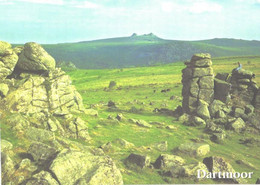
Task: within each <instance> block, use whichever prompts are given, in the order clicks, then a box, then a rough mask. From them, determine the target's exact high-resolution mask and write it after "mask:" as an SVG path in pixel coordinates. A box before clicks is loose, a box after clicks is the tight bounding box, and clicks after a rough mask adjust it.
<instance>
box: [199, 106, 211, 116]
mask: <svg viewBox="0 0 260 185" xmlns="http://www.w3.org/2000/svg"><path fill="white" fill-rule="evenodd" d="M197 115H198V116H199V117H201V118H203V119H210V113H209V109H208V106H207V105H205V104H201V105H199V106H198V108H197Z"/></svg>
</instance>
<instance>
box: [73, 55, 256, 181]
mask: <svg viewBox="0 0 260 185" xmlns="http://www.w3.org/2000/svg"><path fill="white" fill-rule="evenodd" d="M238 61H239V62H240V63H242V64H243V68H244V69H247V70H250V71H253V72H254V73H255V74H256V81H257V83H258V86H259V85H260V78H259V76H260V71H259V68H260V57H257V56H250V57H249V56H248V57H226V58H215V59H213V68H214V72H215V73H218V72H231V71H232V69H233V68H235V67H237V62H238ZM184 67H185V66H184V64H183V63H182V62H177V63H171V64H166V65H158V66H153V67H137V68H124V69H111V70H110V69H104V70H75V71H71V72H68V74H69V75H70V76H71V78H72V80H73V84H74V85H75V86H76V88H77V90H78V91H79V92H80V94H81V95H82V97H83V100H84V105H85V107H86V108H93V109H96V110H98V112H99V116H98V117H94V116H86V115H85V116H84V115H80V116H81V117H82V118H83V119H84V120H86V121H87V122H88V127H89V133H90V135H91V137H92V141H91V143H90V144H91V145H95V146H97V147H99V146H101V145H103V144H106V143H107V142H113V141H114V140H115V139H119V138H120V139H125V140H127V141H128V142H131V143H133V144H134V145H135V147H133V148H129V149H119V148H117V147H119V146H118V145H116V144H113V147H112V148H111V149H110V151H107V153H108V155H110V156H111V157H112V158H113V160H114V161H115V162H116V163H117V166H118V167H119V168H120V170H121V172H122V175H123V178H124V183H125V184H135V183H138V184H147V183H148V184H149V183H150V184H154V183H158V184H159V183H164V184H165V183H178V184H179V183H194V182H193V181H192V180H190V179H188V178H169V177H165V176H161V175H159V172H160V170H156V169H149V168H145V169H140V168H138V167H135V166H130V167H129V166H128V167H127V166H126V165H125V163H124V160H125V159H126V158H127V156H128V155H129V154H130V153H132V152H135V153H140V154H147V155H149V156H151V160H152V162H154V161H155V159H156V158H157V157H158V156H159V155H160V154H162V153H167V154H177V155H178V153H176V152H173V149H174V148H176V147H178V146H179V145H180V144H181V143H185V142H189V141H203V142H204V143H208V144H209V145H210V147H211V151H210V154H209V155H208V156H210V155H214V156H221V157H224V158H226V159H227V160H228V161H229V162H230V164H231V165H232V166H233V168H234V169H235V170H236V171H239V172H244V171H246V172H251V171H253V172H254V175H253V178H252V179H248V183H252V184H253V183H255V181H256V179H257V178H258V177H259V176H260V170H259V169H260V157H259V152H260V148H259V145H257V144H255V143H253V144H248V145H244V144H242V143H241V142H240V140H241V139H242V140H243V139H245V138H257V139H259V136H256V135H252V134H251V133H250V134H249V133H243V134H236V133H232V135H231V136H230V137H229V138H228V139H226V140H225V142H224V143H223V144H216V143H214V142H212V141H211V140H210V139H209V136H208V135H207V134H205V133H204V132H203V128H200V127H189V126H185V125H182V124H181V123H180V122H179V121H177V118H175V117H172V116H169V115H167V114H161V113H155V112H153V110H154V109H155V108H167V109H170V110H174V109H175V108H176V107H177V106H178V105H181V100H182V97H181V88H182V84H181V70H182V69H183V68H184ZM111 81H114V82H116V86H114V87H113V88H112V89H111V88H110V89H109V88H108V87H109V84H110V82H111ZM165 89H170V90H169V91H166V92H161V90H165ZM172 96H173V98H171V97H172ZM110 100H112V101H113V102H115V104H116V106H117V108H109V107H108V106H107V103H108V102H109V101H110ZM118 113H122V114H123V116H124V117H125V119H123V120H122V121H120V122H117V121H115V120H109V119H107V117H108V116H109V115H111V117H113V118H115V117H116V115H117V114H118ZM131 118H132V119H141V120H145V121H147V122H151V121H154V122H160V123H165V125H168V126H170V125H171V126H174V129H173V130H169V129H166V128H165V127H160V126H158V125H152V128H143V127H139V126H137V125H135V124H133V123H131V122H130V121H129V120H128V119H131ZM161 141H167V142H168V149H167V151H163V152H162V151H159V150H157V149H156V148H155V147H154V144H156V143H158V142H161ZM180 156H182V157H183V158H184V159H185V160H186V161H188V162H195V161H200V162H201V161H202V158H192V157H190V156H186V155H183V154H180ZM236 160H244V161H248V162H250V163H251V164H253V165H254V166H255V168H256V169H252V167H249V166H246V165H243V164H237V163H236ZM157 172H158V173H157ZM200 183H217V182H216V181H212V180H205V181H201V182H200Z"/></svg>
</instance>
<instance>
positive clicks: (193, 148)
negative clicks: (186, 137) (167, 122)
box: [178, 143, 210, 157]
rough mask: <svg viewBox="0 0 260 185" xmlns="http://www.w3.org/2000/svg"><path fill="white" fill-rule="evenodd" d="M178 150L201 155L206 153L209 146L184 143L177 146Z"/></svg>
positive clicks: (208, 150)
mask: <svg viewBox="0 0 260 185" xmlns="http://www.w3.org/2000/svg"><path fill="white" fill-rule="evenodd" d="M178 150H179V151H180V152H182V153H186V154H189V155H192V156H196V157H201V156H204V155H207V154H208V153H209V152H210V147H209V145H208V144H200V143H184V144H181V145H180V146H179V147H178Z"/></svg>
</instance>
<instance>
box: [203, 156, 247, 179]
mask: <svg viewBox="0 0 260 185" xmlns="http://www.w3.org/2000/svg"><path fill="white" fill-rule="evenodd" d="M203 163H204V164H205V165H206V166H207V168H208V170H209V172H211V173H219V172H220V174H219V175H220V176H221V177H222V178H223V173H224V174H225V172H229V173H235V172H236V171H235V170H234V169H233V167H232V166H231V164H229V163H228V162H227V161H226V159H224V158H222V157H217V156H212V157H206V158H204V159H203ZM225 180H233V183H234V184H237V183H241V182H242V181H241V180H240V179H235V178H233V179H231V178H230V179H228V178H225ZM243 184H244V183H243Z"/></svg>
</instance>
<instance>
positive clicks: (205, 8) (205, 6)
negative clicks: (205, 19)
mask: <svg viewBox="0 0 260 185" xmlns="http://www.w3.org/2000/svg"><path fill="white" fill-rule="evenodd" d="M221 10H222V6H221V5H220V4H217V3H214V2H206V1H199V2H195V3H193V4H192V5H191V6H190V7H188V11H189V12H191V13H204V12H221Z"/></svg>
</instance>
